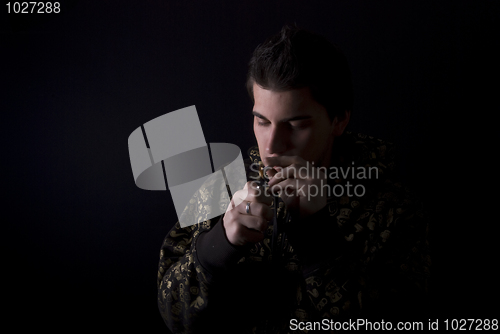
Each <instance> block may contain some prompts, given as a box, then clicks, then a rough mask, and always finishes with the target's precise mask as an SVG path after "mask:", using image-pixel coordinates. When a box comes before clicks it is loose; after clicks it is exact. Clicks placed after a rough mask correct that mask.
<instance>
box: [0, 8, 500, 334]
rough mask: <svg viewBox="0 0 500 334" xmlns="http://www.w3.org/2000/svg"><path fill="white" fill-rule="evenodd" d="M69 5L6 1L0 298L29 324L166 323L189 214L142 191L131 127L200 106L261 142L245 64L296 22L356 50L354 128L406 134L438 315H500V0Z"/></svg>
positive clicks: (157, 328)
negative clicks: (163, 255) (175, 255)
mask: <svg viewBox="0 0 500 334" xmlns="http://www.w3.org/2000/svg"><path fill="white" fill-rule="evenodd" d="M6 2H7V1H5V3H6ZM60 3H61V13H59V14H7V7H6V6H3V7H2V8H1V9H0V10H1V12H2V21H1V26H0V28H1V35H0V36H1V37H0V42H1V44H0V45H1V74H0V75H1V85H2V86H1V94H2V95H1V102H0V109H1V117H2V123H1V125H2V130H1V138H0V139H1V143H2V176H3V179H4V182H3V184H4V186H3V187H2V188H3V195H4V196H3V200H2V207H3V209H2V210H3V213H2V217H3V218H4V219H2V220H3V226H6V227H7V228H4V229H3V230H4V232H3V233H2V243H1V247H2V255H3V256H2V258H3V259H4V266H3V269H2V273H3V274H2V280H3V281H4V284H2V287H3V289H4V297H5V298H2V304H3V305H6V306H7V308H8V310H9V311H8V313H7V314H6V315H7V317H6V318H7V320H14V321H15V324H16V327H17V328H18V329H19V332H24V330H27V329H48V330H52V332H57V333H59V332H75V331H78V330H80V329H81V330H97V331H99V332H101V331H105V330H107V331H109V332H112V333H116V332H120V331H125V332H136V331H137V332H142V333H161V332H166V327H165V325H164V324H163V321H162V319H161V317H160V315H159V312H158V309H157V304H156V270H157V261H158V256H159V248H160V245H161V243H162V240H163V238H164V236H165V235H166V233H167V232H168V230H169V229H170V228H171V227H172V226H173V224H174V223H175V221H176V219H177V217H176V214H175V210H174V207H173V202H172V200H171V198H170V194H169V192H168V191H167V192H154V191H145V190H141V189H139V188H137V187H136V186H135V184H134V180H133V177H132V170H131V167H130V161H129V156H128V146H127V139H128V136H129V135H130V133H131V132H132V131H134V130H135V129H136V128H137V127H139V126H140V125H141V124H144V123H145V122H147V121H149V120H152V119H153V118H156V117H158V116H160V115H163V114H165V113H168V112H171V111H174V110H177V109H180V108H184V107H187V106H190V105H196V108H197V111H198V114H199V117H200V121H201V124H202V127H203V132H204V135H205V139H206V141H207V142H208V143H209V142H229V143H234V144H236V145H238V146H239V147H240V148H241V149H242V151H243V152H246V149H247V147H248V146H249V145H252V144H253V143H254V141H253V140H254V138H253V134H252V116H251V114H250V112H251V107H252V105H251V103H250V100H249V98H248V96H247V93H246V90H245V87H244V84H245V75H246V66H247V62H248V60H249V58H250V55H251V53H252V51H253V49H254V48H255V47H256V46H257V45H258V44H259V43H261V42H262V41H263V40H264V39H265V38H266V37H268V36H269V35H270V34H273V33H275V32H277V31H279V29H280V28H281V26H282V25H283V24H285V23H294V22H295V23H297V24H298V25H299V26H302V27H304V28H306V29H309V30H312V31H315V32H318V33H320V34H323V35H325V36H326V37H327V38H329V39H330V40H331V41H332V42H334V43H336V44H337V45H339V46H340V47H341V49H342V50H343V51H344V52H345V54H346V56H347V58H348V60H349V63H350V66H351V71H352V75H353V82H354V90H355V105H354V111H353V114H352V118H351V123H350V125H349V128H348V129H349V130H351V131H358V132H363V133H366V134H368V135H373V136H376V137H380V138H383V139H386V140H389V141H392V142H394V143H395V144H396V145H397V148H398V153H399V163H400V167H401V172H402V176H403V178H404V180H405V181H406V182H407V184H408V185H410V186H411V187H412V188H413V189H415V190H416V191H417V192H418V193H419V194H420V196H421V197H422V198H424V199H425V202H426V204H427V207H428V211H429V216H430V217H431V222H432V225H431V226H432V227H431V241H432V247H433V248H432V250H433V253H434V257H433V263H434V267H433V274H434V279H433V281H432V285H431V291H432V297H433V310H434V315H435V317H437V318H439V319H442V320H444V319H445V318H446V317H455V318H456V317H463V318H470V317H482V318H486V317H490V318H491V317H492V316H497V313H495V312H494V310H495V308H496V306H493V307H489V306H487V305H486V304H485V303H490V302H494V303H497V301H498V288H497V285H496V284H497V283H496V280H497V278H498V274H496V273H495V272H496V271H495V268H496V266H498V257H497V255H498V250H497V249H498V248H497V246H496V245H497V243H496V240H497V238H496V234H497V232H496V229H495V228H496V225H497V224H498V218H497V216H496V215H495V214H494V213H495V211H496V210H497V209H496V206H495V201H496V200H497V198H498V196H497V195H496V193H495V190H496V187H497V184H496V183H494V182H496V172H495V168H496V165H495V160H494V159H495V157H496V155H497V153H498V149H497V148H495V149H493V145H495V144H496V143H497V137H496V132H495V131H494V126H492V125H493V124H494V122H495V119H496V113H498V107H495V104H490V102H495V101H494V99H493V98H491V97H495V96H498V93H497V88H498V83H497V81H496V76H495V75H493V70H494V69H495V65H496V64H495V59H496V58H495V57H494V56H493V52H494V50H495V49H496V47H497V46H498V38H497V36H496V35H495V34H494V32H495V31H497V30H496V29H495V28H496V27H494V22H495V21H496V20H498V14H499V12H498V5H497V4H496V2H495V1H445V2H443V1H441V2H439V1H438V2H436V1H307V2H306V1H218V2H215V1H212V2H210V1H204V2H201V1H160V0H150V1H78V0H75V1H60ZM493 305H495V304H493ZM496 310H498V309H497V308H496ZM4 314H5V313H4ZM412 316H414V317H415V319H417V318H418V314H417V315H409V317H410V319H411V318H412Z"/></svg>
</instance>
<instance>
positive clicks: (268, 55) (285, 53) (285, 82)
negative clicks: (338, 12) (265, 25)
mask: <svg viewBox="0 0 500 334" xmlns="http://www.w3.org/2000/svg"><path fill="white" fill-rule="evenodd" d="M254 82H255V83H256V84H257V85H259V86H261V87H262V88H264V89H270V90H274V91H286V90H290V89H297V88H303V87H308V88H309V89H310V91H311V94H312V97H313V98H314V99H315V100H316V101H317V102H318V103H320V104H321V105H323V106H324V107H325V108H326V110H327V112H328V116H329V117H330V120H331V121H333V119H334V118H335V116H338V117H339V118H343V116H344V112H345V111H346V110H352V106H353V89H352V81H351V73H350V71H349V66H348V64H347V59H346V57H345V56H344V54H343V53H342V51H341V50H340V49H339V48H338V47H337V46H336V45H334V44H332V43H331V42H329V41H328V40H327V39H325V38H324V37H322V36H319V35H317V34H314V33H312V32H309V31H306V30H303V29H299V28H298V27H297V26H292V27H290V26H288V25H286V26H284V27H283V28H282V29H281V31H280V32H279V33H278V34H276V35H274V36H271V37H270V38H268V39H267V40H266V41H265V42H264V43H263V44H260V45H259V46H257V48H256V49H255V51H254V52H253V55H252V58H251V59H250V62H249V64H248V75H247V83H246V85H247V90H248V94H249V95H250V98H251V99H252V101H253V83H254Z"/></svg>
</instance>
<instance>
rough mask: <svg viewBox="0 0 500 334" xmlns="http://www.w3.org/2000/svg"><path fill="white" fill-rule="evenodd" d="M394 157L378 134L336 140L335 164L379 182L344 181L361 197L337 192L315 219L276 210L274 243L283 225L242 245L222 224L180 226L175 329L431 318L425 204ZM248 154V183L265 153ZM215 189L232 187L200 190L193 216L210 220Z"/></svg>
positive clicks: (165, 312)
mask: <svg viewBox="0 0 500 334" xmlns="http://www.w3.org/2000/svg"><path fill="white" fill-rule="evenodd" d="M392 152H393V149H392V145H390V144H389V143H386V142H383V141H382V140H379V139H375V138H373V137H369V136H365V135H361V134H352V133H349V132H347V133H345V134H344V135H343V136H342V137H340V138H337V140H336V142H335V145H334V152H333V153H334V157H336V158H335V159H334V160H333V162H332V166H335V167H338V169H337V170H339V169H340V168H341V167H342V168H344V171H345V170H348V169H347V168H349V167H350V168H355V167H356V168H358V167H364V168H365V171H366V170H367V168H369V167H377V172H378V173H377V175H376V176H378V177H374V175H371V178H368V177H367V175H365V177H364V178H363V175H362V174H356V173H351V172H352V170H351V172H349V173H346V174H344V175H342V173H339V174H340V175H338V174H337V176H338V177H337V178H334V180H333V183H332V185H335V184H339V187H340V186H346V185H347V182H350V184H351V185H357V184H359V185H362V187H363V188H358V190H359V189H364V190H365V191H364V193H363V195H362V196H347V195H346V192H344V194H343V195H342V196H337V195H340V191H336V192H335V193H333V192H332V193H330V196H329V197H328V204H327V206H326V207H325V208H323V209H322V210H320V211H318V212H317V213H315V214H313V215H311V216H309V217H307V219H295V218H294V217H293V216H291V215H290V214H287V212H286V208H285V207H284V205H283V203H282V202H279V203H276V208H277V217H278V222H279V224H278V226H279V230H277V231H278V233H277V238H276V235H275V238H274V239H276V240H274V241H273V230H274V226H275V224H272V225H271V224H270V226H269V227H268V230H267V234H266V237H265V239H264V240H263V241H261V242H259V243H256V244H254V245H252V246H251V247H244V248H238V247H234V246H233V245H232V244H230V243H229V241H228V240H227V237H226V236H225V231H224V226H223V223H222V217H218V218H217V219H213V220H205V221H203V222H202V223H199V224H196V225H193V226H189V227H186V228H181V227H180V225H179V223H178V222H177V224H176V225H175V226H174V227H173V228H172V230H171V231H170V232H169V233H168V235H167V236H166V237H165V239H164V242H163V244H162V246H161V251H160V261H159V269H158V282H157V283H158V306H159V310H160V313H161V315H162V317H163V319H164V320H165V323H166V324H167V326H168V327H169V328H170V330H171V331H172V332H173V333H205V332H206V333H208V332H210V330H214V331H215V332H217V333H224V332H228V333H293V332H297V333H299V332H301V331H300V330H298V329H297V328H296V327H297V326H295V329H296V330H293V329H294V326H291V321H294V322H295V324H297V323H298V322H308V321H309V322H314V321H316V322H321V321H324V320H323V319H328V321H330V320H333V321H349V319H351V320H354V319H359V318H367V319H375V320H377V321H380V320H382V319H385V320H388V319H391V318H394V319H402V318H405V316H406V318H408V319H415V316H423V315H424V313H425V308H426V298H425V297H426V293H427V282H428V279H429V273H430V271H429V268H430V255H429V245H428V242H427V233H428V226H427V225H428V224H427V221H426V219H425V215H424V214H423V208H422V205H421V204H420V202H419V201H418V200H416V199H415V198H414V197H413V195H412V194H411V192H410V191H409V189H407V188H406V187H404V186H403V185H402V184H400V183H398V182H396V181H395V180H394V178H395V177H394V160H393V154H392ZM248 153H249V156H250V159H249V160H247V161H246V167H247V176H248V179H249V180H250V179H252V178H255V177H256V174H255V173H254V172H253V170H254V169H253V168H250V164H251V163H258V162H259V161H260V156H259V153H258V149H257V147H253V148H251V149H250V150H249V151H248ZM359 170H361V169H356V171H359ZM371 170H373V169H371ZM210 187H225V185H223V184H215V183H212V184H208V185H207V187H206V188H205V189H202V190H201V191H200V192H199V194H198V196H197V201H198V202H197V203H193V206H192V207H191V209H192V210H193V214H195V215H197V216H198V215H201V216H203V215H204V214H207V212H206V211H204V208H205V207H206V206H204V203H208V201H214V200H215V201H217V200H218V199H213V198H210V194H211V193H212V192H211V191H210ZM339 189H340V188H337V190H339ZM345 189H346V188H345V187H344V190H345ZM351 189H352V188H351ZM351 193H352V190H351ZM359 193H360V191H358V195H359ZM212 203H213V202H212ZM219 204H220V205H223V206H224V207H227V205H228V204H229V203H227V202H225V203H219ZM200 221H201V220H200ZM273 242H274V243H275V249H276V251H275V252H273V251H272V249H271V248H272V247H271V246H272V245H271V244H272V243H273ZM302 327H304V326H302ZM304 332H307V330H305V331H304ZM309 332H310V331H309Z"/></svg>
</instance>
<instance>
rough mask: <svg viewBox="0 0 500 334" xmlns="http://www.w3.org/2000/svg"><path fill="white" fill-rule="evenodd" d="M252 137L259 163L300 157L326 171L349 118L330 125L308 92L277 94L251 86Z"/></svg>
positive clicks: (324, 110) (290, 91)
mask: <svg viewBox="0 0 500 334" xmlns="http://www.w3.org/2000/svg"><path fill="white" fill-rule="evenodd" d="M253 95H254V101H255V104H254V107H253V114H254V125H253V129H254V134H255V137H256V139H257V144H258V145H259V152H260V156H261V158H262V161H263V163H264V164H265V165H266V166H267V165H269V164H268V163H267V161H266V160H267V158H269V157H279V156H300V157H301V158H303V159H304V160H306V161H309V162H311V163H312V162H314V163H315V166H317V167H318V166H325V167H328V166H329V163H330V155H331V148H332V144H333V139H334V137H335V136H339V135H341V134H342V132H343V130H344V128H345V126H346V125H347V122H348V121H349V118H348V117H347V118H346V120H344V121H342V122H338V121H337V119H335V120H334V122H331V121H330V119H329V118H328V114H327V111H326V109H325V107H323V106H322V105H320V104H319V103H318V102H316V101H315V100H314V99H313V98H312V96H311V93H310V91H309V89H308V88H301V89H294V90H289V91H284V92H277V91H272V90H267V89H263V88H261V87H260V86H258V85H257V84H255V83H254V85H253Z"/></svg>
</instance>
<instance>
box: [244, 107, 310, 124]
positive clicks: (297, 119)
mask: <svg viewBox="0 0 500 334" xmlns="http://www.w3.org/2000/svg"><path fill="white" fill-rule="evenodd" d="M252 115H254V116H255V117H258V118H260V119H264V120H267V118H266V117H265V116H263V115H261V114H259V113H258V112H257V111H255V110H254V111H252ZM310 118H312V116H311V115H304V116H295V117H290V118H285V119H283V120H281V122H282V123H286V122H292V121H301V120H303V119H310Z"/></svg>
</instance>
